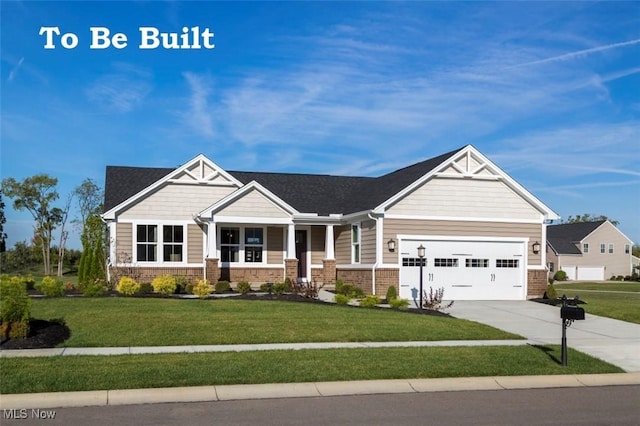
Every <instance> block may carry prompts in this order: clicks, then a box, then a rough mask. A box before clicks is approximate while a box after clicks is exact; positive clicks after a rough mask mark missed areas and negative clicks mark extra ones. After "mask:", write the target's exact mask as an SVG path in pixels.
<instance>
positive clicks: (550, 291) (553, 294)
mask: <svg viewBox="0 0 640 426" xmlns="http://www.w3.org/2000/svg"><path fill="white" fill-rule="evenodd" d="M544 298H545V299H557V298H558V292H557V291H556V288H555V287H554V286H553V284H549V285H548V286H547V291H545V292H544Z"/></svg>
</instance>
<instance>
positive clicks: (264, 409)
mask: <svg viewBox="0 0 640 426" xmlns="http://www.w3.org/2000/svg"><path fill="white" fill-rule="evenodd" d="M26 411H27V412H26V413H25V412H21V411H20V410H16V411H13V412H9V411H8V410H7V411H4V412H2V417H0V423H2V425H3V426H7V425H12V424H20V425H32V424H37V425H43V424H45V425H91V426H102V425H114V424H117V425H154V426H156V425H252V426H257V425H304V426H314V425H323V426H324V425H416V424H425V425H427V424H437V425H443V424H457V425H462V424H464V425H467V424H473V425H520V424H526V425H536V424H537V425H541V424H553V425H573V424H589V425H594V424H601V425H638V424H640V386H608V387H594V388H555V389H526V390H499V391H463V392H434V393H415V394H414V393H412V394H390V395H359V396H346V397H345V396H343V397H319V398H287V399H264V400H244V401H223V402H207V403H179V404H177V403H172V404H149V405H127V406H107V407H86V408H64V409H53V410H51V409H47V410H42V411H41V412H40V413H38V412H32V411H31V410H26ZM12 413H13V414H12ZM52 413H53V414H55V418H53V419H51V418H49V419H44V418H37V416H38V415H40V416H41V417H47V416H49V417H50V416H51V414H52ZM25 414H26V415H25ZM12 415H13V417H14V419H8V418H7V417H11V416H12ZM17 417H24V418H17Z"/></svg>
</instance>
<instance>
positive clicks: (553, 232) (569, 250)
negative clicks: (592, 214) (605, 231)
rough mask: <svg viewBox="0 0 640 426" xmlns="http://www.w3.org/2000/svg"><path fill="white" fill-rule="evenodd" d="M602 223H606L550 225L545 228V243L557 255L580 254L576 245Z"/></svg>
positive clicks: (599, 221) (600, 221) (601, 221)
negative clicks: (547, 243) (546, 242)
mask: <svg viewBox="0 0 640 426" xmlns="http://www.w3.org/2000/svg"><path fill="white" fill-rule="evenodd" d="M604 222H606V221H604V220H598V221H595V222H579V223H563V224H561V225H550V226H548V227H547V241H548V242H549V244H550V245H551V247H552V248H553V249H554V250H555V252H556V253H558V254H582V252H581V251H580V249H579V248H578V247H577V246H576V244H577V243H579V242H580V241H582V240H583V239H584V238H585V237H586V236H587V235H589V234H590V233H592V232H593V231H595V230H596V229H597V228H598V227H599V226H600V225H602V224H603V223H604Z"/></svg>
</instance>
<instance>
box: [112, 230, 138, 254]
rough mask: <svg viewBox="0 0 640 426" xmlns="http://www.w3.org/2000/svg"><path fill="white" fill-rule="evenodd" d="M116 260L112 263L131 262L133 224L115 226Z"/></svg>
mask: <svg viewBox="0 0 640 426" xmlns="http://www.w3.org/2000/svg"><path fill="white" fill-rule="evenodd" d="M116 257H117V258H116V259H113V260H112V262H116V261H117V262H131V261H133V224H131V223H117V224H116Z"/></svg>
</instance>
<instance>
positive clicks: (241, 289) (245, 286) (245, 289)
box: [236, 281, 251, 294]
mask: <svg viewBox="0 0 640 426" xmlns="http://www.w3.org/2000/svg"><path fill="white" fill-rule="evenodd" d="M236 290H238V293H240V294H247V293H249V292H250V291H251V284H249V283H248V282H247V281H240V282H239V283H238V286H237V288H236Z"/></svg>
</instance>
